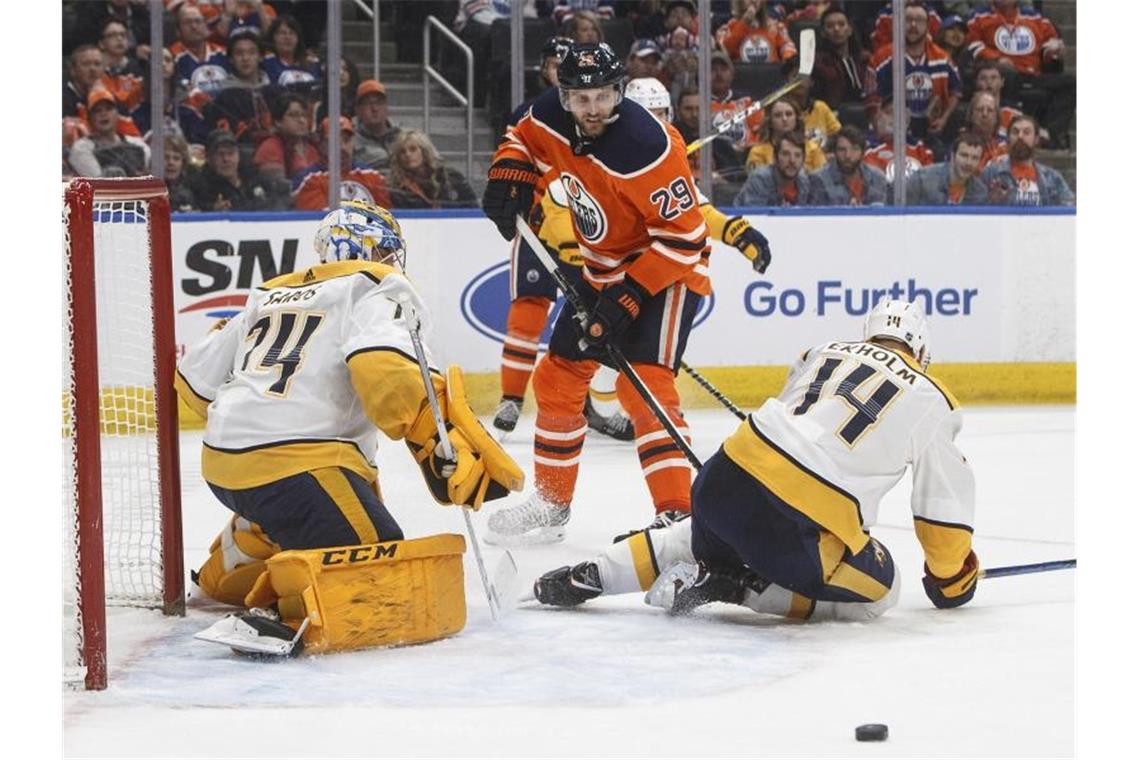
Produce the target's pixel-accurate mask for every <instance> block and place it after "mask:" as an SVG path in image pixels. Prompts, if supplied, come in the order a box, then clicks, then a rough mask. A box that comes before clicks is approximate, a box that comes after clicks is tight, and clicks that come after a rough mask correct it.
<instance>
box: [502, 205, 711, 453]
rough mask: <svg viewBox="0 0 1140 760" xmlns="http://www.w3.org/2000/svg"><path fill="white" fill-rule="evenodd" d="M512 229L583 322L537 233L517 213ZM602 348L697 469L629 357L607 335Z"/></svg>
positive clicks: (577, 299) (577, 302)
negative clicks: (536, 257)
mask: <svg viewBox="0 0 1140 760" xmlns="http://www.w3.org/2000/svg"><path fill="white" fill-rule="evenodd" d="M515 229H516V230H517V231H518V233H519V234H520V235H522V237H523V239H524V240H526V242H527V245H529V246H530V248H531V250H532V251H534V253H535V255H536V256H538V260H539V261H541V262H542V266H543V268H544V269H546V271H547V272H549V273H550V276H551V277H553V278H554V281H555V282H556V283H558V287H559V288H561V289H562V292H563V293H565V294H566V302H567V303H568V304H569V305H570V308H572V309H573V310H574V315H575V318H577V319H578V321H579V322H580V323H582V324H585V320H586V304H585V303H584V302H583V301H582V296H580V295H578V291H577V290H575V289H574V286H573V285H571V284H570V281H569V280H567V279H566V275H564V274H563V273H562V270H561V269H559V268H558V265H557V264H556V263H555V262H554V259H552V258H551V257H550V253H549V252H548V251H547V250H546V246H544V245H543V244H542V242H541V241H540V240H539V239H538V236H537V235H535V234H534V231H533V230H532V229H531V228H530V226H529V225H528V224H527V223H526V220H525V219H523V218H522V217H521V216H517V215H516V216H515ZM605 349H606V353H607V354H608V355H609V357H610V361H612V362H613V363H614V366H615V367H617V369H618V371H619V372H621V373H622V374H624V375H625V376H626V378H627V379H628V380H629V382H630V383H631V384H632V385H633V388H634V390H636V391H637V395H639V396H641V399H642V400H643V401H644V402H645V403H646V405H647V406H648V407H649V408H650V410H652V412H653V415H654V416H655V417H656V418H657V421H658V422H660V423H661V425H662V426H663V427H664V428H665V430H666V432H668V433H669V437H670V438H672V439H673V442H674V443H675V444H677V448H679V449H681V451H682V452H683V453H684V454H685V458H686V459H688V460H689V464H691V465H693V468H694V469H697V470H699V469H701V465H702V464H703V463H702V462H701V460H700V458H699V457H698V456H697V454H696V452H694V451H693V448H692V447H691V446H690V445H689V442H688V441H686V440H685V437H684V436H682V435H681V431H679V430H677V426H676V425H674V424H673V420H671V419H669V415H668V413H666V411H665V409H664V408H662V406H661V402H659V401H658V400H657V399H656V398H654V397H653V394H652V393H650V392H649V388H647V387H646V386H645V381H644V380H642V379H641V377H639V376H638V374H637V371H636V370H635V369H634V368H633V365H631V364H630V363H629V360H628V359H626V358H625V355H624V354H623V353H622V352H621V350H620V349H618V348H617V347H616V346H614V345H613V343H611V342H610V341H609V339H608V338H607V339H606V346H605Z"/></svg>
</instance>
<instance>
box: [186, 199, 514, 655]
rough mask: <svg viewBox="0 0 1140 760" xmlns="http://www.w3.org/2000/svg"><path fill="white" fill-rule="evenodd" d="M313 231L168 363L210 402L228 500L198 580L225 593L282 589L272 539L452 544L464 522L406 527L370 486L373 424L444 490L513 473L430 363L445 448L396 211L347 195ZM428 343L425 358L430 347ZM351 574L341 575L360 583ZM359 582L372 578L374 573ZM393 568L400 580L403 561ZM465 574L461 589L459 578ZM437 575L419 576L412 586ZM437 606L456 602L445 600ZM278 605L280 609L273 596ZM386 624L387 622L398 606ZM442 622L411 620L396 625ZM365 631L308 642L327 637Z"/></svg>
mask: <svg viewBox="0 0 1140 760" xmlns="http://www.w3.org/2000/svg"><path fill="white" fill-rule="evenodd" d="M315 245H316V249H317V252H318V254H319V255H320V258H321V262H322V263H321V264H319V265H318V266H314V267H311V268H309V269H306V270H304V271H300V272H294V273H292V274H285V275H281V276H280V277H277V278H275V279H273V280H270V281H268V282H266V283H264V284H263V285H262V286H261V287H259V288H257V289H256V290H254V291H253V292H252V293H251V294H250V297H249V301H248V304H247V306H246V307H245V309H244V310H243V311H242V313H241V314H240V315H238V316H236V317H234V318H233V319H231V320H229V321H228V322H227V323H225V324H224V325H222V326H220V328H219V329H216V330H214V331H212V332H211V333H210V335H208V336H207V338H206V339H205V340H203V341H202V342H201V343H199V344H198V345H195V346H193V347H191V348H190V349H189V350H188V351H187V353H186V355H185V357H184V358H183V359H182V361H181V362H180V363H179V366H178V372H177V375H176V386H177V390H178V392H179V395H180V396H181V397H182V398H183V399H184V400H185V401H186V402H187V403H188V404H189V405H190V406H191V407H192V408H193V409H195V410H196V411H198V412H199V413H200V414H202V415H203V416H205V417H206V432H205V435H204V438H203V449H202V476H203V478H204V479H205V480H206V482H207V483H208V484H209V486H210V489H211V490H212V491H213V492H214V494H215V495H216V496H217V497H218V499H219V500H220V501H221V502H222V503H223V504H224V505H225V506H226V507H227V508H229V509H230V510H231V511H233V512H234V518H233V519H232V520H231V522H230V524H229V525H228V526H227V527H226V529H225V530H224V531H223V532H222V534H221V535H220V536H219V537H218V539H217V540H216V541H215V542H214V545H213V547H211V554H210V557H209V559H208V560H207V561H206V563H205V564H204V565H203V566H202V568H201V570H200V571H199V572H198V573H196V574H194V576H193V578H194V581H195V582H196V583H197V584H198V585H199V587H200V588H201V589H202V590H203V591H204V592H205V593H206V594H207V595H209V596H210V597H212V598H214V599H217V600H219V601H222V602H226V603H229V604H236V605H243V606H250V607H255V606H266V605H267V604H273V603H274V602H275V601H278V602H279V601H280V600H279V598H280V597H282V596H285V595H286V594H285V593H284V592H283V590H282V587H283V586H287V585H288V583H287V582H285V581H282V580H281V579H280V578H276V577H273V578H271V577H269V574H268V571H269V570H272V569H273V563H272V560H271V558H273V557H275V556H278V553H279V552H281V551H282V550H323V549H327V548H329V547H349V548H354V547H355V548H356V551H355V552H351V553H347V554H344V555H343V557H348V558H349V559H348V560H347V562H348V563H355V562H357V561H358V560H359V561H360V565H359V567H358V570H359V572H361V573H364V574H365V575H367V574H370V573H371V574H375V573H381V572H382V571H386V570H388V569H390V568H389V566H390V565H391V564H392V562H390V560H395V559H405V558H408V559H409V561H410V560H412V559H415V557H417V556H421V557H423V556H429V555H431V556H435V555H439V556H457V555H458V554H462V551H463V542H462V538H460V537H458V536H450V537H448V536H437V537H433V538H431V539H419V540H418V541H417V542H404V541H403V538H404V536H403V533H402V531H401V530H400V526H399V525H398V524H397V522H396V520H395V519H394V518H393V517H392V515H391V514H390V513H389V512H388V510H387V508H386V507H385V505H384V503H383V501H382V500H381V496H380V489H379V482H378V476H377V469H376V464H375V453H376V448H377V435H376V430H377V428H379V429H380V430H382V431H383V432H384V434H385V435H387V436H388V437H389V438H391V439H394V440H403V441H405V442H406V444H407V446H408V448H409V449H410V450H411V452H412V454H413V456H414V457H415V459H416V461H417V462H418V463H419V464H420V467H421V469H422V471H423V475H424V478H425V480H426V482H427V485H428V488H429V490H430V491H431V493H432V495H433V496H434V497H435V499H436V500H437V501H438V502H440V503H443V504H462V505H466V506H469V507H472V508H475V509H478V508H479V507H480V506H481V505H482V503H483V502H484V501H487V500H491V499H496V498H500V497H501V496H505V495H506V494H507V492H508V490H518V489H519V488H521V486H522V473H521V471H520V470H519V468H518V466H517V465H516V464H515V463H514V462H513V461H512V460H511V458H510V457H509V456H508V455H507V454H506V453H505V452H504V451H503V450H502V449H501V448H500V447H499V446H498V444H496V443H495V442H494V441H493V439H491V438H490V436H488V435H487V434H486V432H485V431H484V430H483V428H482V426H481V425H480V424H479V422H478V420H477V418H476V417H475V415H474V414H473V413H472V412H471V410H470V408H469V406H468V405H467V402H466V399H465V393H464V391H463V382H462V375H461V374H460V373H459V371H458V368H456V367H453V368H451V369H449V370H448V373H447V379H446V380H445V379H444V377H443V376H442V374H441V373H440V372H439V371H438V370H434V369H433V370H432V371H431V373H430V377H431V382H432V384H433V388H434V391H435V394H436V395H437V397H438V398H439V402H440V407H441V410H442V413H443V416H444V419H445V420H446V422H447V426H448V428H449V429H450V433H449V438H450V439H451V442H452V445H453V448H454V450H455V452H456V460H455V461H454V462H447V461H444V460H443V458H442V450H443V449H442V447H440V446H439V445H438V444H439V441H438V433H437V425H436V420H435V418H434V416H433V412H432V409H431V406H430V404H429V400H428V395H427V389H426V385H425V382H424V377H423V374H422V372H421V367H420V364H419V362H418V361H417V357H416V354H415V349H414V346H413V343H412V339H411V335H410V333H409V327H410V326H411V325H412V324H413V322H412V320H413V319H418V321H419V324H420V326H421V329H423V330H426V326H427V316H426V315H427V309H426V308H425V306H424V304H423V302H422V301H421V299H420V297H419V295H418V294H417V293H416V292H415V289H414V288H413V287H412V285H411V283H410V282H409V281H408V279H407V278H406V277H405V276H404V274H403V265H404V256H405V253H404V240H403V237H402V234H401V230H400V226H399V223H398V222H396V220H395V219H394V218H393V217H392V215H391V214H390V213H389V212H388V211H387V210H385V209H383V208H380V207H378V206H374V205H372V204H370V203H364V202H361V201H349V202H345V203H342V204H341V206H340V207H339V208H338V209H335V210H333V211H332V212H330V213H329V214H328V215H327V216H326V217H325V218H324V220H323V221H322V223H321V226H320V228H319V229H318V232H317V235H316V241H315ZM410 315H415V317H413V316H410ZM425 354H426V357H425V358H427V359H428V361H429V362H430V353H427V349H426V347H425ZM432 541H434V543H431V542H432ZM384 542H399V545H384ZM424 542H429V544H430V545H426V546H425V544H424ZM407 544H417V547H416V548H415V550H414V551H413V550H411V549H407V548H406V547H405V545H407ZM378 545H381V548H379V549H374V550H373V547H376V546H378ZM361 547H364V548H361ZM457 547H458V548H457ZM412 555H414V556H412ZM338 557H341V555H336V556H331V555H330V553H329V552H325V553H324V554H322V555H319V556H318V557H317V561H318V564H320V565H322V566H330V565H332V564H336V560H337V558H338ZM364 558H373V559H376V560H377V561H378V562H379V563H380V564H376V565H375V566H371V565H369V564H368V562H367V561H365V560H364ZM267 560H268V562H267ZM384 563H387V565H385V566H384V567H381V566H380V565H382V564H384ZM460 567H461V564H460ZM460 572H461V571H460ZM429 574H430V573H429ZM263 575H265V577H264V578H263V579H261V578H262V576H263ZM389 575H391V576H392V577H395V576H394V575H392V574H391V573H389ZM330 577H331V575H330ZM352 577H353V576H352V574H351V573H348V574H344V575H341V576H338V578H342V579H343V578H348V579H350V581H351V582H355V581H352V580H351V579H352ZM259 579H261V580H259ZM351 582H350V584H349V585H351ZM362 582H363V583H364V584H365V585H369V584H371V585H372V586H375V585H378V584H379V585H382V583H381V581H378V580H376V579H375V578H371V579H368V578H366V579H363V581H362ZM402 583H403V585H404V586H406V587H407V589H406V591H407V593H408V594H410V587H411V584H410V583H408V577H407V576H406V574H405V575H404V576H403V581H402ZM313 585H314V588H316V587H317V586H318V584H316V583H314V584H313ZM270 586H272V588H270ZM459 586H460V588H459V592H458V593H459V598H460V599H462V579H461V577H460V581H459ZM432 588H433V586H432V584H431V583H430V582H429V583H427V584H426V586H425V585H423V584H421V588H420V592H421V593H423V592H425V589H426V590H427V591H430V590H432ZM444 591H445V592H446V589H445V590H444ZM271 592H276V593H271ZM396 593H397V596H401V595H403V596H406V594H405V593H404V592H403V591H397V592H396ZM447 593H450V592H447ZM294 601H296V600H294ZM303 601H305V602H306V604H300V602H298V603H297V604H295V605H294V607H295V609H293V610H292V613H293V614H292V617H293V618H294V619H302V618H304V617H306V615H307V614H308V613H309V612H312V609H310V608H311V606H312V605H311V601H312V600H303ZM389 601H390V600H389ZM405 601H406V600H405ZM326 603H329V602H328V601H327V600H326ZM298 605H299V606H298ZM446 606H448V607H449V609H450V610H451V612H453V613H454V612H455V607H454V605H453V604H452V603H451V602H450V601H449V602H448V603H447V605H446ZM281 613H282V617H283V618H285V620H286V622H290V615H289V614H286V610H285V609H284V608H283V607H282V609H281ZM332 614H333V613H332V612H331V611H330V610H327V609H326V610H325V615H326V616H331V615H332ZM353 614H356V613H353ZM364 614H365V616H367V614H368V613H367V611H366V612H365V613H364ZM409 614H412V612H411V611H410V610H409ZM444 617H447V615H444ZM451 617H452V618H454V615H451ZM312 619H313V620H315V621H316V620H319V616H313V618H312ZM294 622H295V621H294ZM324 622H325V624H326V625H325V626H324V628H325V632H326V633H327V632H328V630H331V629H330V626H329V625H328V623H329V621H324ZM405 622H407V621H405ZM455 622H456V621H455V620H454V619H452V620H451V623H449V624H448V625H445V626H444V628H447V627H449V626H450V628H454V624H455ZM316 624H319V622H318V623H316ZM384 625H386V626H388V627H389V628H391V627H392V625H393V621H391V620H388V621H386V622H385V623H384ZM408 625H412V623H411V622H408ZM459 625H460V627H462V622H461V621H459ZM450 632H454V631H452V630H446V631H444V630H431V631H427V630H417V631H405V634H406V635H405V636H404V638H403V639H401V640H403V641H412V640H417V639H416V637H417V636H422V637H423V638H420V639H418V640H427V639H430V638H432V637H433V635H434V634H440V635H444V634H446V633H450ZM290 633H291V632H290ZM356 633H359V631H357V632H356ZM435 637H438V636H435ZM334 638H335V637H334ZM365 639H367V637H365ZM361 641H362V639H361V638H360V637H359V636H357V637H356V638H355V639H353V640H352V642H350V643H349V646H341V645H342V644H344V643H345V642H344V641H330V640H321V641H319V642H316V643H319V644H320V645H321V646H324V647H325V648H330V649H334V648H351V646H353V645H360V642H361ZM306 643H308V644H312V643H314V642H311V641H309V640H308V638H307V639H306ZM367 643H376V642H370V641H365V644H367Z"/></svg>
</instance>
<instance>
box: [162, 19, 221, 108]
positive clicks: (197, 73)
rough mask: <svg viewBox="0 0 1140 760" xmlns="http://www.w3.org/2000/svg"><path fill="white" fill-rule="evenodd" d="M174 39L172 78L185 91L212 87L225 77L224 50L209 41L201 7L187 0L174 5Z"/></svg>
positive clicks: (171, 50) (208, 33) (171, 49)
mask: <svg viewBox="0 0 1140 760" xmlns="http://www.w3.org/2000/svg"><path fill="white" fill-rule="evenodd" d="M175 18H176V19H177V29H178V40H177V41H176V42H175V43H174V44H172V45H171V46H170V52H171V54H172V55H173V56H174V78H175V79H176V80H177V81H178V82H180V83H181V84H182V85H183V86H184V87H186V88H187V90H193V89H201V90H203V91H208V90H212V89H213V87H214V86H215V85H216V84H218V83H221V81H222V80H224V79H225V78H226V76H227V71H226V49H225V48H224V47H222V46H221V45H218V44H217V43H214V42H210V41H209V40H208V37H209V36H210V30H209V28H208V27H207V26H206V18H205V16H203V15H202V10H201V9H200V8H199V7H198V6H196V5H191V4H189V3H182V4H181V5H179V6H178V11H177V13H176V15H175Z"/></svg>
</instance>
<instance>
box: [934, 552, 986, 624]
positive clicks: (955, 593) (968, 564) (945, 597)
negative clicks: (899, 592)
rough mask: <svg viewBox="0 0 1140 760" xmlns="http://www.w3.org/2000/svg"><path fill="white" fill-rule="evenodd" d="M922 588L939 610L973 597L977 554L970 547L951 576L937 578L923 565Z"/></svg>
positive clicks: (955, 605)
mask: <svg viewBox="0 0 1140 760" xmlns="http://www.w3.org/2000/svg"><path fill="white" fill-rule="evenodd" d="M923 570H924V571H925V573H926V574H925V575H923V576H922V588H923V589H924V590H925V591H926V595H927V596H928V597H930V601H931V602H933V603H934V606H935V607H937V608H938V609H940V610H945V609H949V608H950V607H961V606H962V605H963V604H965V603H966V602H968V601H970V600H971V599H973V598H974V590H975V589H976V588H977V586H978V555H976V554H974V551H973V550H972V549H971V550H970V554H969V555H968V556H967V557H966V561H965V562H963V563H962V569H961V570H959V571H958V572H957V573H956V574H955V575H954V576H953V577H952V578H939V577H938V576H936V575H933V574H931V572H930V568H929V567H928V566H926V565H923Z"/></svg>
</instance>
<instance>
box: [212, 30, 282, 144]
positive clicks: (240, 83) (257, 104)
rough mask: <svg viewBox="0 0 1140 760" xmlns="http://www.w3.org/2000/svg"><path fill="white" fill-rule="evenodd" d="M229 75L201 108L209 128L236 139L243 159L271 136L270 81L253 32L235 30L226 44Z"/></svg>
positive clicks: (256, 36)
mask: <svg viewBox="0 0 1140 760" xmlns="http://www.w3.org/2000/svg"><path fill="white" fill-rule="evenodd" d="M226 59H227V60H228V61H229V72H230V75H229V76H228V77H227V78H226V79H225V80H224V81H223V82H222V83H221V88H220V89H219V90H218V92H217V93H216V94H215V95H214V98H213V100H211V101H210V102H208V103H207V104H206V105H205V106H204V107H203V108H202V114H203V121H204V122H205V123H206V124H208V125H209V127H208V128H209V129H210V130H213V129H228V130H229V131H231V132H233V134H234V137H236V138H237V141H238V145H240V146H241V148H242V154H243V157H245V158H248V157H249V156H250V155H251V154H252V153H253V151H254V150H256V148H257V146H258V145H260V144H261V143H262V141H264V140H265V139H266V138H268V137H269V136H270V135H271V134H272V133H273V116H272V114H271V113H270V111H269V103H268V101H267V100H266V92H267V91H268V90H267V88H268V85H269V78H268V77H267V76H266V75H265V72H264V71H262V70H261V42H260V38H259V37H258V35H257V32H256V31H255V30H254V29H250V28H245V27H241V28H237V29H236V31H235V33H234V34H233V35H231V36H230V38H229V40H228V41H227V43H226Z"/></svg>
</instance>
